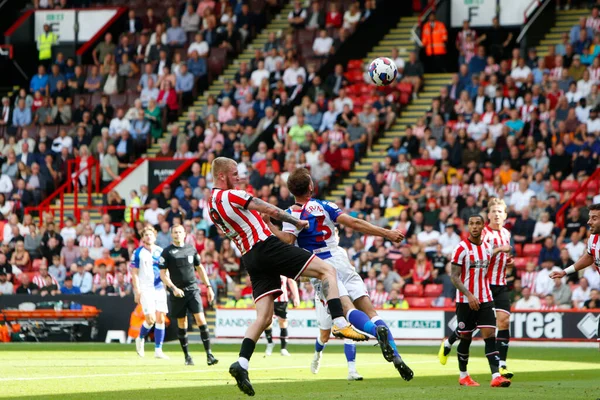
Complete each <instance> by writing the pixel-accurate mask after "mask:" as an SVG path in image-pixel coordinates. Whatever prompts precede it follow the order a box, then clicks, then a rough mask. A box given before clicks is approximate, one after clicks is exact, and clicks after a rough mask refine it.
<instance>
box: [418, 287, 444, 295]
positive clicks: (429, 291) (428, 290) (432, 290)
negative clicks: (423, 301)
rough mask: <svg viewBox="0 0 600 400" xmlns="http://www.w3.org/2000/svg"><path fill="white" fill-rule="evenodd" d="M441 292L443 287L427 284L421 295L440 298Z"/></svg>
mask: <svg viewBox="0 0 600 400" xmlns="http://www.w3.org/2000/svg"><path fill="white" fill-rule="evenodd" d="M443 290H444V285H436V284H429V285H427V286H425V291H424V292H423V294H424V295H425V297H440V296H441V295H442V291H443Z"/></svg>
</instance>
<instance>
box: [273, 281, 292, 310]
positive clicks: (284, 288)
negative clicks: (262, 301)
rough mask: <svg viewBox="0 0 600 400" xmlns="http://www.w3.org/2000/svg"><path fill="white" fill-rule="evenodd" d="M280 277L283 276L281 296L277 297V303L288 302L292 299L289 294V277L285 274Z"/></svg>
mask: <svg viewBox="0 0 600 400" xmlns="http://www.w3.org/2000/svg"><path fill="white" fill-rule="evenodd" d="M279 278H281V296H279V297H278V298H276V299H275V302H276V303H287V302H289V301H290V296H288V285H287V280H288V278H287V277H285V276H283V275H281V276H280V277H279Z"/></svg>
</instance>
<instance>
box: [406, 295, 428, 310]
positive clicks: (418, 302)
mask: <svg viewBox="0 0 600 400" xmlns="http://www.w3.org/2000/svg"><path fill="white" fill-rule="evenodd" d="M406 301H407V302H408V306H409V307H410V308H429V307H431V299H430V298H427V297H409V298H407V299H406Z"/></svg>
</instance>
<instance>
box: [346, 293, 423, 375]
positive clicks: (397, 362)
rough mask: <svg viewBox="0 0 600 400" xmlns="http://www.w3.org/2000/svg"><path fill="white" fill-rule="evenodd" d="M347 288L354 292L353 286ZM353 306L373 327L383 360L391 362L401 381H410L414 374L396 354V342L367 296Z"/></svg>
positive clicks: (358, 299) (398, 354) (355, 301)
mask: <svg viewBox="0 0 600 400" xmlns="http://www.w3.org/2000/svg"><path fill="white" fill-rule="evenodd" d="M349 286H350V287H351V288H350V289H349V290H354V289H353V286H354V285H353V284H350V285H349ZM354 306H355V307H356V308H357V309H358V310H361V311H362V312H364V313H365V314H366V315H367V316H368V317H369V318H370V319H371V322H372V323H373V324H374V325H375V327H376V336H375V337H376V338H377V342H379V346H380V348H381V352H382V354H383V357H384V358H385V360H386V361H388V362H393V363H394V367H395V368H396V370H398V373H399V374H400V376H401V377H402V379H404V380H405V381H410V380H411V379H412V378H413V376H414V373H413V371H412V370H411V369H410V368H409V366H408V365H406V363H405V362H404V360H403V359H402V357H401V356H400V353H398V348H397V347H396V342H394V336H393V335H392V332H391V331H390V328H389V327H388V326H387V324H386V323H385V321H384V320H383V319H381V317H380V316H379V314H377V311H376V310H375V307H373V303H372V302H371V299H370V298H369V296H361V297H359V298H357V299H356V300H354Z"/></svg>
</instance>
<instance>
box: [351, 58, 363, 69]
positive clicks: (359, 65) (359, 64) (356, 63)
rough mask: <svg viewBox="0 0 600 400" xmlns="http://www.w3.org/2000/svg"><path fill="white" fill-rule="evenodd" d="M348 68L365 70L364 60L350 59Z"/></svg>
mask: <svg viewBox="0 0 600 400" xmlns="http://www.w3.org/2000/svg"><path fill="white" fill-rule="evenodd" d="M348 69H349V70H352V69H355V70H360V71H362V70H363V61H362V60H350V61H348Z"/></svg>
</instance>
